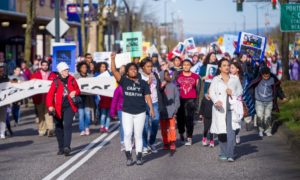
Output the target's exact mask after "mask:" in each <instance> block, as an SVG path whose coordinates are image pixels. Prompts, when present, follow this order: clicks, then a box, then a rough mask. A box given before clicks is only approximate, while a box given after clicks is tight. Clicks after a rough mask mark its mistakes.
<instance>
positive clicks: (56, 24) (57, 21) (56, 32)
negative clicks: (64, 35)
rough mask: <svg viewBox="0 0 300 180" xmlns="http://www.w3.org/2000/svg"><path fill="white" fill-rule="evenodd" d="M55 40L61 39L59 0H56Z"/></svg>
mask: <svg viewBox="0 0 300 180" xmlns="http://www.w3.org/2000/svg"><path fill="white" fill-rule="evenodd" d="M54 14H55V42H59V41H60V34H59V29H60V27H59V0H55V9H54Z"/></svg>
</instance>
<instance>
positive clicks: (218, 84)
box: [209, 75, 243, 134]
mask: <svg viewBox="0 0 300 180" xmlns="http://www.w3.org/2000/svg"><path fill="white" fill-rule="evenodd" d="M227 88H229V89H231V90H232V96H235V97H238V96H241V95H242V93H243V88H242V85H241V82H240V80H239V78H238V77H237V76H234V75H229V81H228V82H227V83H225V82H224V81H223V79H222V76H221V75H218V76H216V77H214V79H213V80H212V82H211V84H210V87H209V95H210V98H211V100H212V101H213V103H214V104H215V103H216V102H217V101H221V102H222V104H223V106H222V108H221V109H219V110H218V109H217V108H216V107H215V106H213V109H212V124H211V129H210V132H211V133H214V134H226V133H227V131H226V112H227V93H226V89H227ZM233 126H235V125H233ZM234 130H235V129H234Z"/></svg>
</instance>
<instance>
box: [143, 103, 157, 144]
mask: <svg viewBox="0 0 300 180" xmlns="http://www.w3.org/2000/svg"><path fill="white" fill-rule="evenodd" d="M153 109H154V114H155V118H154V119H153V118H151V117H150V115H149V107H147V113H146V121H145V125H144V131H143V147H145V148H146V147H147V146H148V145H153V144H154V143H155V140H156V135H157V131H158V128H159V110H158V103H153ZM149 131H150V139H149V142H148V134H149Z"/></svg>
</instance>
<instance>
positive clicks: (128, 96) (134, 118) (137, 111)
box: [111, 53, 155, 166]
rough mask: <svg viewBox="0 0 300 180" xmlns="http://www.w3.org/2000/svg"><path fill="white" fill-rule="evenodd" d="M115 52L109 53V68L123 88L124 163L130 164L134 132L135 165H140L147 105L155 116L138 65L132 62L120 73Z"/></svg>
mask: <svg viewBox="0 0 300 180" xmlns="http://www.w3.org/2000/svg"><path fill="white" fill-rule="evenodd" d="M115 56H116V55H115V53H112V55H111V70H112V73H113V75H114V77H115V78H116V80H117V82H118V83H119V85H120V86H121V87H122V89H123V97H124V102H123V111H122V123H123V124H122V125H123V130H124V144H125V149H126V151H125V154H126V158H127V162H126V165H127V166H132V165H133V159H132V141H131V137H132V135H133V133H134V138H135V150H136V155H137V161H136V164H137V165H142V164H143V160H142V150H143V129H144V124H145V120H146V109H147V105H146V103H147V104H148V107H149V115H150V116H151V117H152V118H155V115H154V109H153V106H152V99H151V91H150V88H149V85H148V83H147V82H146V81H144V80H142V79H141V78H139V77H138V66H137V65H136V64H134V63H129V64H127V65H126V68H125V74H124V75H123V76H121V74H120V73H119V72H118V71H117V69H116V63H115Z"/></svg>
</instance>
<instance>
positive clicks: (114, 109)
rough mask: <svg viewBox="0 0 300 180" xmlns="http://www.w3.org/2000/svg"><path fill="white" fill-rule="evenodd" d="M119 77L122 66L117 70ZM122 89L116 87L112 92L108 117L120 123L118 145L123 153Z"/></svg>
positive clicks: (122, 72) (122, 70)
mask: <svg viewBox="0 0 300 180" xmlns="http://www.w3.org/2000/svg"><path fill="white" fill-rule="evenodd" d="M118 71H119V72H120V74H121V75H124V73H125V66H122V67H121V68H120V69H118ZM123 102H124V97H123V89H122V86H120V85H118V87H117V88H116V90H115V92H114V96H113V99H112V102H111V107H110V112H109V115H110V117H111V118H114V119H116V117H118V120H119V121H120V128H119V130H120V143H121V151H125V146H124V130H123V122H122V110H123Z"/></svg>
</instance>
